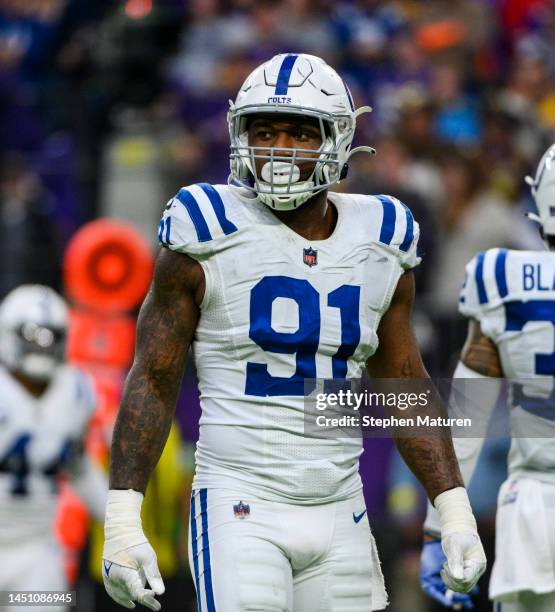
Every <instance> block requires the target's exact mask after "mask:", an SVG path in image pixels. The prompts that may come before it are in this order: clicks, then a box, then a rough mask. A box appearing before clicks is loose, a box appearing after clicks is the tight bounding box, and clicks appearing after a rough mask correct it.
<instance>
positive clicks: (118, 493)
mask: <svg viewBox="0 0 555 612" xmlns="http://www.w3.org/2000/svg"><path fill="white" fill-rule="evenodd" d="M142 503H143V494H142V493H139V492H137V491H133V490H132V489H128V490H126V491H123V490H119V489H112V490H110V491H108V501H107V503H106V519H105V522H104V555H103V556H104V558H105V559H110V558H112V559H113V560H115V557H116V555H117V554H118V553H120V552H122V551H124V550H126V549H127V548H131V546H137V545H138V544H143V543H144V542H147V539H146V536H145V534H144V533H143V527H142V524H141V506H142Z"/></svg>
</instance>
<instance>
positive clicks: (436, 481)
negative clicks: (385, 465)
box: [395, 435, 464, 501]
mask: <svg viewBox="0 0 555 612" xmlns="http://www.w3.org/2000/svg"><path fill="white" fill-rule="evenodd" d="M395 444H396V446H397V449H398V451H399V453H400V454H401V456H402V457H403V459H404V460H405V463H406V464H407V466H408V467H409V468H410V470H411V472H412V473H413V474H414V475H415V476H416V478H418V480H419V481H420V482H421V483H422V485H423V487H424V488H425V489H426V493H427V494H428V497H429V498H430V500H431V501H433V500H434V499H435V498H436V497H437V496H438V495H439V494H440V493H443V491H447V490H448V489H454V488H455V487H462V486H464V483H463V479H462V476H461V473H460V470H459V464H458V461H457V457H456V456H455V452H454V450H453V442H452V440H451V437H450V436H448V435H445V437H443V436H442V437H440V436H439V435H438V436H437V437H430V438H418V437H396V438H395Z"/></svg>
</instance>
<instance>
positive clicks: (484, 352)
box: [461, 319, 503, 378]
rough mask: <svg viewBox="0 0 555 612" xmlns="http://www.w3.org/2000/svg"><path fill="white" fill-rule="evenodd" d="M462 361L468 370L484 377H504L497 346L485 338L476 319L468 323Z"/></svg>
mask: <svg viewBox="0 0 555 612" xmlns="http://www.w3.org/2000/svg"><path fill="white" fill-rule="evenodd" d="M461 361H462V362H463V363H464V365H465V366H466V367H467V368H470V369H471V370H473V371H474V372H477V373H478V374H481V375H482V376H490V377H492V378H501V377H502V376H503V368H502V367H501V360H500V359H499V352H498V350H497V346H495V344H494V343H493V342H492V341H491V340H490V339H489V338H488V337H487V336H484V334H483V333H482V330H481V328H480V323H479V322H478V321H476V319H470V320H469V322H468V335H467V337H466V342H465V343H464V346H463V349H462V353H461Z"/></svg>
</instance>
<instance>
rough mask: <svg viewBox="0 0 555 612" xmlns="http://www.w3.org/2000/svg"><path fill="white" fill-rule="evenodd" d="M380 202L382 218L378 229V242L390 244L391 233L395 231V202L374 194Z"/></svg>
mask: <svg viewBox="0 0 555 612" xmlns="http://www.w3.org/2000/svg"><path fill="white" fill-rule="evenodd" d="M376 197H377V198H378V200H379V201H380V202H381V203H382V207H383V220H382V228H381V230H380V242H383V243H384V244H391V241H392V240H393V234H394V233H395V222H396V219H397V212H396V211H395V204H394V203H393V200H391V199H390V198H388V197H387V196H384V195H379V196H376Z"/></svg>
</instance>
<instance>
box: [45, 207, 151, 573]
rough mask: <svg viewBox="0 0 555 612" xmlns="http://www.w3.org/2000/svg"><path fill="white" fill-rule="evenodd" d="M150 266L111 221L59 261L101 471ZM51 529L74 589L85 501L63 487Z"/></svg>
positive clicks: (144, 249) (92, 452)
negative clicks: (91, 395) (91, 392)
mask: <svg viewBox="0 0 555 612" xmlns="http://www.w3.org/2000/svg"><path fill="white" fill-rule="evenodd" d="M152 269H153V257H152V253H151V249H150V246H149V244H148V242H147V241H146V240H145V239H144V238H143V236H142V235H141V234H140V233H139V232H138V231H137V230H135V229H134V228H133V227H132V226H131V225H128V224H126V223H123V222H121V221H115V220H112V219H100V220H97V221H93V222H91V223H88V224H87V225H85V226H84V227H82V228H81V229H80V230H79V231H78V232H77V233H76V234H75V235H74V237H73V238H72V240H71V241H70V243H69V246H68V248H67V250H66V253H65V257H64V281H65V293H66V296H67V297H68V298H69V300H70V301H71V302H72V304H71V308H70V324H69V337H68V360H69V361H70V362H71V363H73V364H75V365H77V366H78V367H80V368H82V369H83V370H85V371H86V372H87V373H88V374H90V375H91V376H92V378H93V379H94V382H95V388H96V394H97V407H96V412H95V414H94V415H93V418H92V420H91V423H90V426H89V432H88V436H87V440H86V452H87V453H88V454H89V456H91V457H92V458H93V460H94V461H96V462H97V463H98V464H99V465H101V466H103V467H104V468H106V469H107V467H108V459H109V447H110V440H111V437H112V431H113V426H114V422H115V419H116V416H117V411H118V406H119V401H120V397H121V392H122V389H123V383H124V379H125V375H126V374H127V370H128V369H129V366H130V365H131V362H132V360H133V351H134V347H135V319H134V317H133V316H132V314H131V311H133V310H134V309H136V308H137V307H138V306H139V304H140V302H141V301H142V299H143V298H144V296H145V294H146V292H147V290H148V286H149V284H150V279H151V276H152ZM55 528H56V534H57V536H58V539H59V541H60V543H61V545H62V547H63V549H64V555H65V561H66V572H67V575H68V579H69V580H70V582H71V583H72V584H73V583H74V581H75V579H76V577H77V573H78V569H79V560H80V553H81V550H82V549H83V547H84V545H85V542H86V539H87V534H88V530H89V519H88V513H87V510H86V508H85V506H84V505H83V502H82V501H81V500H80V499H79V498H78V497H77V495H76V494H75V493H74V492H73V491H72V490H71V488H70V486H69V485H68V484H67V483H65V484H64V486H63V488H62V490H61V495H60V503H59V507H58V513H57V517H56V526H55Z"/></svg>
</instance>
